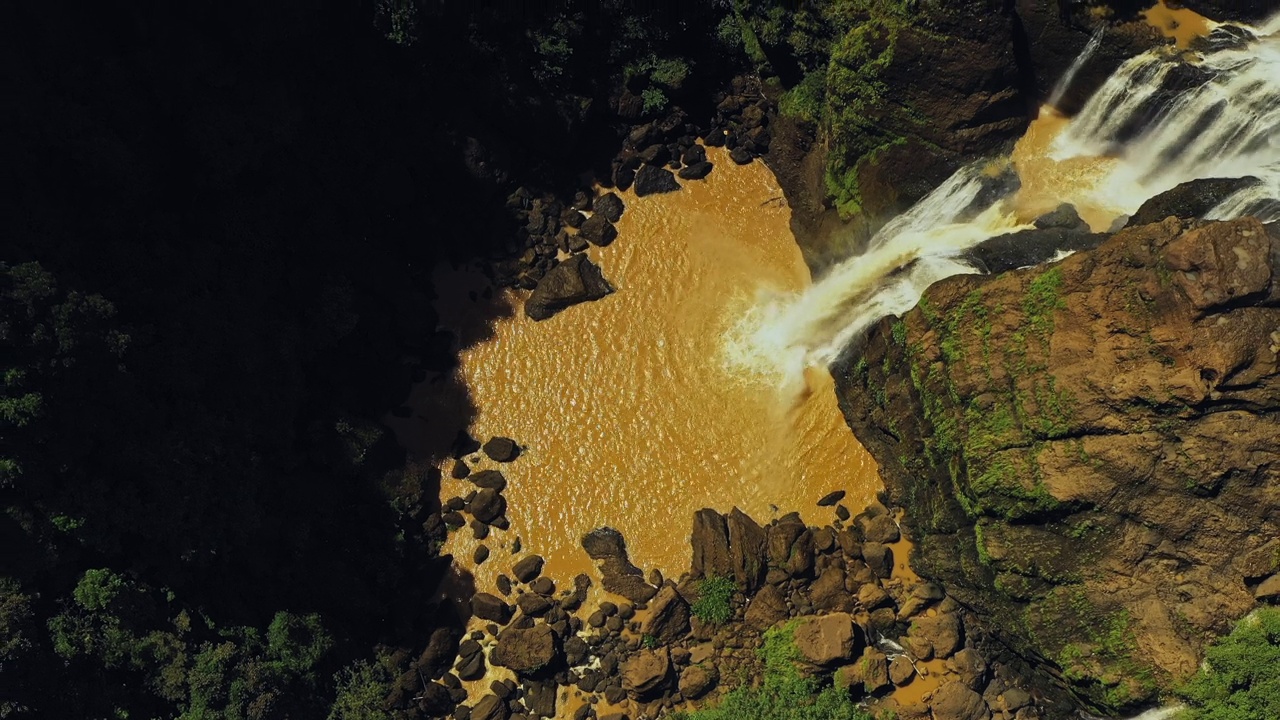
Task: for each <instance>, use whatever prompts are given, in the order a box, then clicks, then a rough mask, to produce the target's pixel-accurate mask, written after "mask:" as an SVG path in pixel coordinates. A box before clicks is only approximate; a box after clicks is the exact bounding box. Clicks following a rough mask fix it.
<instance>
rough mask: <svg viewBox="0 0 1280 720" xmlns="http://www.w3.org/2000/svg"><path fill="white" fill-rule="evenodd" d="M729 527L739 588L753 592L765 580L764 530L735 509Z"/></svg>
mask: <svg viewBox="0 0 1280 720" xmlns="http://www.w3.org/2000/svg"><path fill="white" fill-rule="evenodd" d="M726 524H727V525H728V527H729V555H730V563H731V564H732V566H733V576H734V578H735V579H736V580H737V581H738V587H740V588H742V589H744V590H747V591H752V590H755V589H756V588H758V587H760V585H761V584H762V582H763V580H764V572H765V569H766V568H765V564H764V563H763V562H761V561H760V559H761V557H763V555H764V548H765V534H764V530H763V529H762V528H761V527H760V526H759V525H758V524H756V521H755V520H752V519H751V518H750V517H749V516H748V515H747V514H746V513H744V512H742V511H741V510H739V509H738V508H734V509H733V511H732V512H730V513H729V517H728V518H727V520H726Z"/></svg>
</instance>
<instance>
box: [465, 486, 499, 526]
mask: <svg viewBox="0 0 1280 720" xmlns="http://www.w3.org/2000/svg"><path fill="white" fill-rule="evenodd" d="M506 511H507V501H506V498H504V497H502V495H501V494H499V493H498V491H497V490H493V489H491V488H483V489H482V490H480V492H478V493H476V496H475V497H474V498H472V500H471V516H472V517H474V518H475V519H476V520H479V521H480V522H482V523H488V522H493V521H494V520H495V519H496V518H498V517H499V516H501V515H502V514H503V513H505V512H506Z"/></svg>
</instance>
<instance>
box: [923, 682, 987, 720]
mask: <svg viewBox="0 0 1280 720" xmlns="http://www.w3.org/2000/svg"><path fill="white" fill-rule="evenodd" d="M929 709H930V710H932V711H933V717H934V720H990V718H991V712H990V711H989V710H987V704H986V703H984V702H983V701H982V696H981V695H979V694H978V693H976V692H974V691H972V690H970V689H969V688H967V687H965V686H964V684H963V683H959V682H949V683H946V684H944V685H943V686H942V687H940V688H938V689H937V690H935V691H934V693H933V697H931V698H930V699H929Z"/></svg>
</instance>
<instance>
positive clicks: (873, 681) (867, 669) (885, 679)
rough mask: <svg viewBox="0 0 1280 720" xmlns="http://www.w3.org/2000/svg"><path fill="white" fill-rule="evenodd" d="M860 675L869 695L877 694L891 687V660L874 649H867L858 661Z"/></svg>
mask: <svg viewBox="0 0 1280 720" xmlns="http://www.w3.org/2000/svg"><path fill="white" fill-rule="evenodd" d="M858 674H859V676H860V677H861V678H862V687H863V689H864V690H866V691H867V692H868V693H877V692H880V691H881V690H882V689H884V688H886V687H888V686H889V683H890V678H889V658H888V656H886V655H885V654H884V653H882V652H880V651H879V650H876V649H874V648H867V649H866V650H865V651H864V652H863V653H862V658H861V659H860V660H858Z"/></svg>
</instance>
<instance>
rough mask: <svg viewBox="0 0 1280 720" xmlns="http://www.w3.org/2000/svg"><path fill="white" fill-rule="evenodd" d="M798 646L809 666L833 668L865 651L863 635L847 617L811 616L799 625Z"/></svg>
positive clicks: (840, 615) (796, 638)
mask: <svg viewBox="0 0 1280 720" xmlns="http://www.w3.org/2000/svg"><path fill="white" fill-rule="evenodd" d="M795 644H796V650H798V651H799V653H800V657H801V659H803V660H805V661H806V662H808V663H810V664H813V665H818V666H827V665H834V664H838V663H840V662H841V661H847V660H849V659H851V658H853V657H854V654H855V653H856V652H857V651H858V650H860V649H861V648H862V631H861V629H860V628H858V626H857V625H856V624H854V622H853V618H852V617H851V616H850V615H849V614H848V613H834V614H831V615H821V616H812V615H811V616H807V617H804V618H801V619H800V622H799V623H798V624H797V625H796V629H795Z"/></svg>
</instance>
